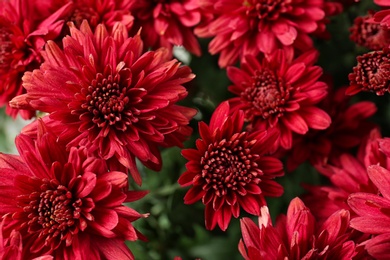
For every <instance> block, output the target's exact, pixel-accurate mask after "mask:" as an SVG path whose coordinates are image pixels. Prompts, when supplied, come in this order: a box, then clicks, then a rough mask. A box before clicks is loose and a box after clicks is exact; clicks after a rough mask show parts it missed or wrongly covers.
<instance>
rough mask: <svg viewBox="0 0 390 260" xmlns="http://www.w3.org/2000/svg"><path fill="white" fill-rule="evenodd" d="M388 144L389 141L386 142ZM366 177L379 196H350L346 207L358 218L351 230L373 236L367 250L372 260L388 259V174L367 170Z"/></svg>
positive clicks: (374, 167)
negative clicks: (376, 189) (373, 259)
mask: <svg viewBox="0 0 390 260" xmlns="http://www.w3.org/2000/svg"><path fill="white" fill-rule="evenodd" d="M388 142H390V141H388ZM367 171H368V176H369V177H370V179H371V181H372V182H373V183H374V184H375V186H376V187H377V188H378V190H379V194H372V193H364V192H358V193H353V194H351V195H350V196H349V199H348V205H349V206H350V207H351V208H352V210H353V211H354V212H355V213H356V214H357V215H358V216H357V217H355V218H353V219H352V220H351V227H353V228H355V229H357V230H359V231H361V232H364V233H367V234H373V235H374V236H373V237H372V238H371V239H370V240H369V241H368V242H367V244H366V249H367V251H368V253H369V254H370V255H371V256H372V257H374V258H375V259H388V258H389V257H390V247H389V243H390V224H389V223H390V171H388V170H387V169H385V168H383V167H382V166H379V165H372V166H369V167H368V168H367Z"/></svg>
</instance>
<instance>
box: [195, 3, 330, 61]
mask: <svg viewBox="0 0 390 260" xmlns="http://www.w3.org/2000/svg"><path fill="white" fill-rule="evenodd" d="M207 2H210V5H211V6H213V11H212V15H213V16H214V19H213V20H212V21H211V22H210V21H207V23H205V24H202V25H201V27H199V28H197V30H196V31H195V32H196V34H197V35H198V36H200V37H214V39H213V40H212V41H211V42H210V45H209V52H210V53H211V54H217V53H220V57H219V62H218V64H219V66H220V67H226V66H228V65H232V64H234V63H235V62H236V61H237V60H239V59H242V58H244V57H245V56H246V55H252V56H257V55H258V54H259V53H265V54H266V55H269V54H272V53H273V52H275V50H276V49H278V48H284V49H286V51H287V52H288V53H289V56H292V54H293V50H294V48H297V49H299V50H301V51H306V50H307V49H310V48H313V43H312V40H311V39H310V37H309V36H308V34H309V33H313V32H315V31H316V30H317V29H318V27H319V24H321V23H323V22H324V21H323V19H324V17H325V12H324V10H323V9H324V1H323V0H319V1H309V0H233V1H232V0H218V1H211V0H207ZM210 5H206V6H210ZM208 9H210V8H208ZM204 12H205V13H207V10H204Z"/></svg>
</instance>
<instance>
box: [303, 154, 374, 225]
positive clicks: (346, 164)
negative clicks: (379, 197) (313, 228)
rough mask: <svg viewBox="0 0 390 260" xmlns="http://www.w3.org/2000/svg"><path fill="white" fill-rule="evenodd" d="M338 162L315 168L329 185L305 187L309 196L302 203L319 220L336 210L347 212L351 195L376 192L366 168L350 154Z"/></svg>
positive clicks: (341, 157)
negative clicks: (325, 178)
mask: <svg viewBox="0 0 390 260" xmlns="http://www.w3.org/2000/svg"><path fill="white" fill-rule="evenodd" d="M339 161H340V162H339V164H337V165H331V164H328V165H326V166H323V167H317V169H318V170H319V171H320V172H321V173H322V174H323V175H325V176H327V177H328V178H329V180H330V182H331V185H326V186H308V185H307V186H305V188H306V189H307V190H308V191H310V194H309V195H308V196H306V197H305V199H304V201H305V203H306V205H307V206H308V207H309V208H310V209H311V210H312V213H313V214H314V215H315V216H316V217H317V218H318V219H319V220H324V219H326V218H327V217H329V216H330V215H332V214H333V213H334V212H335V211H337V210H340V209H347V210H349V209H350V208H349V207H348V205H347V199H348V196H349V195H350V194H351V193H354V192H360V191H364V192H369V193H375V192H376V191H377V189H376V188H375V186H374V185H373V184H372V183H371V181H370V180H369V178H368V175H367V171H366V167H365V166H364V165H363V164H362V162H360V161H359V160H357V159H356V158H355V157H353V156H352V155H350V154H342V155H341V156H340V158H339Z"/></svg>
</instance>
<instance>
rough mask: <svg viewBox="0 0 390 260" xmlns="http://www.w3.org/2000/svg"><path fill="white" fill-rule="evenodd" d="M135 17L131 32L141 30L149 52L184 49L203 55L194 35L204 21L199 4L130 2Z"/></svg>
mask: <svg viewBox="0 0 390 260" xmlns="http://www.w3.org/2000/svg"><path fill="white" fill-rule="evenodd" d="M130 11H131V13H132V14H133V15H134V26H133V28H132V32H133V33H136V32H137V31H138V30H139V29H140V28H142V30H141V37H142V39H143V40H144V43H145V47H146V48H153V49H157V48H159V47H166V48H167V49H168V50H172V47H173V45H182V46H184V48H186V49H187V50H188V51H189V52H192V53H193V54H195V55H198V56H199V55H200V53H201V51H200V46H199V43H198V40H197V39H196V37H195V35H194V32H193V30H194V27H195V26H196V25H197V24H198V23H199V22H200V20H201V12H200V10H199V3H198V0H181V1H168V0H162V1H161V0H159V1H151V0H130Z"/></svg>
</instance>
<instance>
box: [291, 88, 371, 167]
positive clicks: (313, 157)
mask: <svg viewBox="0 0 390 260" xmlns="http://www.w3.org/2000/svg"><path fill="white" fill-rule="evenodd" d="M345 90H346V87H343V88H338V89H337V90H335V91H331V92H330V93H329V95H328V96H327V97H326V98H325V99H324V100H323V101H322V102H321V103H320V104H319V107H320V108H321V109H323V110H324V111H325V112H326V113H328V114H329V116H330V117H331V118H332V123H331V124H330V126H329V127H328V128H327V129H325V130H315V129H310V130H309V131H308V133H307V134H305V135H297V136H294V143H293V145H292V149H291V150H290V151H289V153H288V157H287V169H288V170H289V171H292V170H294V169H295V168H296V167H298V166H299V165H300V164H301V163H303V162H304V161H306V160H309V162H310V163H311V164H312V165H324V164H327V163H331V162H335V161H337V160H338V158H339V157H340V155H341V154H343V153H346V152H350V151H351V149H352V148H356V147H357V146H358V145H359V144H361V142H362V140H363V138H362V137H363V136H367V135H368V134H369V132H370V131H371V129H373V127H374V126H375V125H374V124H373V123H371V122H369V121H368V119H369V118H370V117H371V116H372V115H374V114H375V112H376V111H377V107H376V106H375V104H374V103H373V102H371V101H360V102H356V103H354V104H350V97H349V96H347V95H345Z"/></svg>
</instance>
